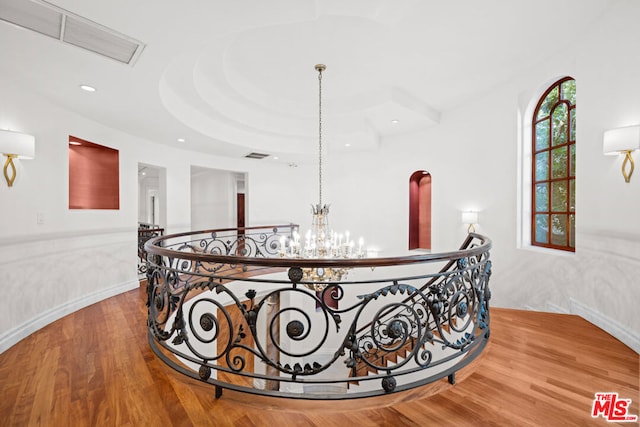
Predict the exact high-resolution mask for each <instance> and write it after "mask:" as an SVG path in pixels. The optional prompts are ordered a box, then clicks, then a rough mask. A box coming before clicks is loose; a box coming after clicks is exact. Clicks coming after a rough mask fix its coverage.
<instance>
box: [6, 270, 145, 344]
mask: <svg viewBox="0 0 640 427" xmlns="http://www.w3.org/2000/svg"><path fill="white" fill-rule="evenodd" d="M138 286H140V284H139V282H138V281H137V280H134V281H130V282H125V283H121V284H119V285H116V286H112V287H110V288H107V289H102V290H100V291H97V292H94V293H92V294H89V295H84V296H82V297H80V298H77V299H75V300H72V301H68V302H67V303H65V304H62V305H59V306H57V307H53V308H51V309H49V310H47V311H45V312H43V313H42V314H40V315H39V316H36V317H34V318H33V319H31V320H29V321H27V322H25V323H23V324H22V325H19V326H17V327H16V328H13V329H11V330H9V331H7V332H6V333H4V334H3V335H1V336H0V354H1V353H4V352H5V351H6V350H7V349H9V348H10V347H11V346H13V345H15V344H16V343H17V342H18V341H20V340H22V339H23V338H26V337H28V336H29V335H31V334H32V333H34V332H35V331H37V330H39V329H41V328H43V327H45V326H47V325H48V324H49V323H53V322H55V321H56V320H58V319H60V318H62V317H64V316H66V315H67V314H70V313H73V312H74V311H78V310H80V309H81V308H84V307H87V306H89V305H91V304H95V303H96V302H99V301H102V300H104V299H107V298H110V297H112V296H115V295H118V294H121V293H123V292H127V291H130V290H132V289H135V288H137V287H138Z"/></svg>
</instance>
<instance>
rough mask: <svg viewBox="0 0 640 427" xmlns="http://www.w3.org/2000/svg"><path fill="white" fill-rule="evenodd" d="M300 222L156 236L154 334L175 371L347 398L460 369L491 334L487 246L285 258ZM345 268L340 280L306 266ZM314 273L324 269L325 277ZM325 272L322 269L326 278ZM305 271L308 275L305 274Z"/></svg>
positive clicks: (151, 262)
mask: <svg viewBox="0 0 640 427" xmlns="http://www.w3.org/2000/svg"><path fill="white" fill-rule="evenodd" d="M296 228H297V226H295V225H285V226H270V227H247V228H239V229H224V230H208V231H203V232H194V233H183V234H174V235H167V236H161V237H156V238H154V239H151V240H149V241H148V242H147V243H146V244H145V249H146V251H147V253H148V258H147V264H148V270H147V279H148V284H147V294H148V301H147V305H148V313H149V314H148V336H149V343H150V345H151V348H152V349H153V351H154V353H155V354H156V355H157V356H158V357H160V358H161V359H162V360H163V361H164V362H165V363H166V364H168V365H169V366H171V367H172V368H174V369H175V370H177V371H179V372H181V373H183V374H185V375H188V376H189V377H192V378H196V379H198V380H201V381H203V382H207V383H210V384H212V385H214V386H215V390H216V397H219V396H220V395H221V393H222V390H223V389H224V388H227V389H232V390H237V391H242V392H248V393H255V394H262V395H271V396H282V397H296V398H304V399H344V398H353V397H367V396H375V395H381V394H386V393H391V392H395V391H401V390H407V389H410V388H413V387H417V386H420V385H423V384H427V383H430V382H433V381H436V380H439V379H442V378H448V380H449V382H451V383H452V384H453V383H454V382H455V373H456V371H458V370H459V369H460V368H462V367H464V366H466V365H467V364H468V363H470V362H471V361H472V360H473V359H475V358H476V357H477V356H478V355H479V354H480V353H481V351H482V349H483V348H484V347H485V345H486V343H487V341H488V338H489V300H490V298H491V293H490V291H489V278H490V276H491V261H490V260H489V250H490V249H491V241H490V240H489V239H488V238H486V237H484V236H481V235H478V234H474V233H471V234H469V235H468V236H467V238H466V239H465V240H464V242H463V244H462V245H461V247H460V249H459V250H457V251H452V252H446V253H437V254H422V255H412V256H402V257H377V258H358V259H301V258H296V259H289V258H285V257H281V256H280V255H279V254H280V237H281V236H283V235H285V236H291V234H292V232H293V230H295V229H296ZM330 268H335V269H342V270H344V271H345V274H344V275H343V276H342V278H341V280H340V281H339V282H327V283H323V284H319V283H317V282H311V281H304V280H303V279H302V278H303V273H302V271H303V269H330ZM317 276H318V275H316V277H317ZM320 276H322V274H320ZM304 277H309V276H308V275H305V276H304Z"/></svg>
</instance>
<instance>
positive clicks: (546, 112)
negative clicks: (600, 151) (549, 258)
mask: <svg viewBox="0 0 640 427" xmlns="http://www.w3.org/2000/svg"><path fill="white" fill-rule="evenodd" d="M532 132H533V135H532V149H531V152H532V160H533V163H532V168H531V170H532V188H531V196H532V197H531V207H532V209H531V211H532V215H531V244H532V245H533V246H543V247H547V248H553V249H561V250H565V251H572V252H573V251H575V224H576V209H575V206H576V195H575V194H576V192H575V190H576V82H575V80H574V79H572V78H571V77H565V78H563V79H561V80H559V81H557V82H556V83H554V84H553V85H552V86H551V87H550V88H549V89H547V91H546V92H545V93H544V94H543V95H542V97H541V98H540V100H539V101H538V105H537V106H536V109H535V111H534V113H533V122H532Z"/></svg>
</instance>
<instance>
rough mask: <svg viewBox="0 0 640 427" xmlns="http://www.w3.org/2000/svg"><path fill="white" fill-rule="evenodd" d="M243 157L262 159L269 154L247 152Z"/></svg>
mask: <svg viewBox="0 0 640 427" xmlns="http://www.w3.org/2000/svg"><path fill="white" fill-rule="evenodd" d="M245 157H246V158H247V159H264V158H265V157H269V155H268V154H262V153H249V154H247V155H246V156H245Z"/></svg>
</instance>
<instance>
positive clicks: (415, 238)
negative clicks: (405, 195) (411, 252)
mask: <svg viewBox="0 0 640 427" xmlns="http://www.w3.org/2000/svg"><path fill="white" fill-rule="evenodd" d="M418 248H419V249H431V174H429V172H426V171H416V172H414V173H413V174H412V175H411V177H410V178H409V249H418Z"/></svg>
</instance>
